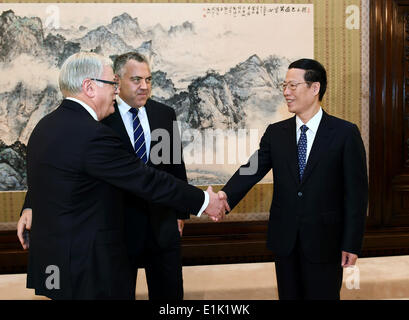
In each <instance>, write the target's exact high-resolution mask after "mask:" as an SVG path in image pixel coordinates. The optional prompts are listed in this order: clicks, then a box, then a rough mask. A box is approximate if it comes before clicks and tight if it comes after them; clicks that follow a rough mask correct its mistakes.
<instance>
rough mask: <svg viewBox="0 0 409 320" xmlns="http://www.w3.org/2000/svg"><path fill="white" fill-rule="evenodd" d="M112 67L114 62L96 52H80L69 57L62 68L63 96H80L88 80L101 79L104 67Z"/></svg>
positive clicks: (61, 88)
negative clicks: (66, 94)
mask: <svg viewBox="0 0 409 320" xmlns="http://www.w3.org/2000/svg"><path fill="white" fill-rule="evenodd" d="M105 66H109V67H112V61H111V60H110V59H108V58H105V57H103V56H101V55H98V54H96V53H94V52H78V53H75V54H73V55H72V56H70V57H68V59H67V60H65V62H64V64H63V65H62V67H61V71H60V76H59V79H58V83H59V85H60V90H61V92H62V93H63V94H65V93H71V94H78V93H80V92H81V90H82V82H83V81H84V79H87V78H100V77H101V76H102V73H103V72H104V67H105Z"/></svg>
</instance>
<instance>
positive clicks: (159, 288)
mask: <svg viewBox="0 0 409 320" xmlns="http://www.w3.org/2000/svg"><path fill="white" fill-rule="evenodd" d="M129 258H130V264H131V270H132V273H133V277H134V282H133V285H134V291H135V288H136V280H137V276H138V268H145V274H146V282H147V285H148V293H149V300H183V276H182V255H181V249H180V239H178V240H177V241H174V243H171V244H169V246H168V247H166V248H160V247H159V245H158V244H157V242H156V240H155V239H154V238H153V237H152V234H150V235H149V236H148V239H147V240H146V246H145V249H144V251H143V252H141V254H137V255H135V254H131V255H130V256H129Z"/></svg>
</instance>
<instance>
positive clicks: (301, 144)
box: [298, 124, 308, 181]
mask: <svg viewBox="0 0 409 320" xmlns="http://www.w3.org/2000/svg"><path fill="white" fill-rule="evenodd" d="M300 129H301V135H300V139H299V140H298V168H299V170H300V181H302V176H303V174H304V169H305V164H306V159H307V135H306V132H307V130H308V127H307V126H306V125H305V124H304V125H302V126H301V128H300Z"/></svg>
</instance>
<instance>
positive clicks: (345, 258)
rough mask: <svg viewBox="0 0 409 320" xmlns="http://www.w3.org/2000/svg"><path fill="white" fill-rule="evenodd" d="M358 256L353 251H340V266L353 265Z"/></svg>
mask: <svg viewBox="0 0 409 320" xmlns="http://www.w3.org/2000/svg"><path fill="white" fill-rule="evenodd" d="M357 259H358V256H357V255H356V254H354V253H350V252H346V251H342V262H341V266H342V267H343V268H348V267H352V266H354V265H355V263H356V260H357Z"/></svg>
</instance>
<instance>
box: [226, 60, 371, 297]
mask: <svg viewBox="0 0 409 320" xmlns="http://www.w3.org/2000/svg"><path fill="white" fill-rule="evenodd" d="M326 85H327V76H326V71H325V69H324V67H323V66H322V65H321V64H320V63H319V62H317V61H315V60H310V59H301V60H298V61H295V62H293V63H292V64H290V66H289V69H288V72H287V75H286V79H285V82H284V83H283V90H284V97H285V99H286V101H287V105H288V110H289V111H290V112H292V113H295V116H294V117H292V118H291V119H288V120H284V121H281V122H278V123H275V124H271V125H269V126H268V128H267V129H266V131H265V133H264V135H263V137H262V139H261V141H260V148H259V150H258V151H256V152H255V154H253V155H252V157H251V158H250V162H249V163H248V164H247V165H245V166H242V167H241V168H240V169H239V170H238V171H237V172H236V173H235V174H234V175H233V177H232V178H231V179H230V180H229V181H228V183H227V184H226V185H225V186H224V188H223V189H222V190H223V191H221V192H220V194H219V196H220V197H221V198H223V199H225V198H226V197H227V199H228V202H229V205H230V207H231V208H233V207H234V206H235V205H236V204H237V203H238V202H239V201H240V200H241V199H242V198H243V197H244V196H245V195H246V193H247V192H248V191H249V190H250V189H251V187H252V186H254V185H255V184H256V183H257V182H258V181H260V180H261V179H262V178H263V177H264V176H265V175H266V174H267V172H268V171H270V170H271V169H272V171H273V177H274V194H273V199H272V203H271V208H270V218H269V222H268V235H267V246H268V248H269V249H270V250H272V252H273V253H274V255H275V266H276V276H277V284H278V293H279V298H280V299H339V298H340V289H341V286H342V273H343V269H342V267H348V266H351V265H354V264H355V262H356V259H357V257H358V254H359V253H360V250H361V246H362V239H363V233H364V226H365V216H366V209H367V201H368V178H367V169H366V156H365V149H364V146H363V143H362V139H361V136H360V133H359V130H358V128H357V126H356V125H354V124H352V123H350V122H347V121H344V120H341V119H338V118H336V117H333V116H330V115H328V114H327V113H326V112H324V111H323V110H322V109H321V106H320V102H321V100H322V98H323V96H324V93H325V90H326ZM251 163H252V164H253V165H257V170H256V172H255V173H254V174H246V172H245V171H246V169H248V168H247V167H248V166H249V164H251Z"/></svg>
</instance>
